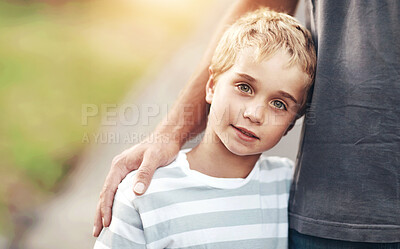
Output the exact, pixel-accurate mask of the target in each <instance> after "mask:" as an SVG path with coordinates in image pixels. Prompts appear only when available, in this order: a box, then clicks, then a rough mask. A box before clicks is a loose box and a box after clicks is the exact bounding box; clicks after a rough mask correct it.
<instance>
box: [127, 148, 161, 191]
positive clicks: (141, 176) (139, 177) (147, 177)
mask: <svg viewBox="0 0 400 249" xmlns="http://www.w3.org/2000/svg"><path fill="white" fill-rule="evenodd" d="M158 164H159V162H158V161H157V160H156V157H150V156H149V155H148V154H147V155H146V154H145V155H144V157H143V161H142V163H141V165H140V167H139V169H138V170H137V172H136V174H135V177H134V180H133V186H134V187H133V191H134V192H135V194H137V195H142V194H144V193H145V192H146V191H147V188H148V187H149V185H150V182H151V179H152V177H153V175H154V171H155V170H156V169H157V168H158V167H160V165H158Z"/></svg>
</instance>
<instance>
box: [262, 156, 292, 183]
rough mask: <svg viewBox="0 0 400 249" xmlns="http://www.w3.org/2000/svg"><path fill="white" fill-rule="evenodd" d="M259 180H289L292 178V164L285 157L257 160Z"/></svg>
mask: <svg viewBox="0 0 400 249" xmlns="http://www.w3.org/2000/svg"><path fill="white" fill-rule="evenodd" d="M258 164H259V167H260V172H261V174H260V175H261V180H262V179H263V178H268V179H269V180H272V179H275V180H284V179H286V180H291V179H292V178H293V170H294V162H293V161H292V160H290V159H289V158H286V157H279V156H264V155H261V157H260V159H259V160H258Z"/></svg>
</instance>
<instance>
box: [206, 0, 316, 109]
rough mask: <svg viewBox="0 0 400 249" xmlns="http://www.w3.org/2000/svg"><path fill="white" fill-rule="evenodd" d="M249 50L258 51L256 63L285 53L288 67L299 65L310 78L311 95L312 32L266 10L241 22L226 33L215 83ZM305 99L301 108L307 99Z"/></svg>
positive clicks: (219, 48) (213, 65)
mask: <svg viewBox="0 0 400 249" xmlns="http://www.w3.org/2000/svg"><path fill="white" fill-rule="evenodd" d="M247 47H254V48H255V49H256V52H255V59H256V61H262V60H266V59H268V58H269V57H270V56H273V55H274V54H275V53H276V52H277V51H279V50H281V49H283V50H284V51H286V52H287V53H288V54H289V56H290V60H289V62H288V66H292V65H298V66H299V67H300V68H301V69H302V70H303V71H304V72H305V73H306V74H307V75H308V76H309V84H307V89H306V92H308V89H309V87H310V86H311V85H312V82H313V79H314V73H315V67H316V54H315V48H314V43H313V41H312V37H311V34H310V32H309V31H308V30H307V29H306V28H304V27H303V26H302V25H301V24H300V23H299V22H298V21H297V20H296V19H294V18H293V17H291V16H289V15H287V14H284V13H278V12H275V11H272V10H269V9H267V8H261V9H258V10H256V11H253V12H250V13H248V14H246V15H244V16H243V17H241V18H240V19H238V20H237V21H236V22H235V23H234V24H233V25H232V26H230V27H229V28H228V30H226V32H225V33H224V35H223V36H222V38H221V40H220V41H219V43H218V46H217V48H216V50H215V52H214V56H213V58H212V61H211V65H210V66H211V69H212V72H213V77H214V79H215V80H216V81H217V80H218V77H219V76H220V75H221V74H222V73H224V72H226V71H227V70H229V69H230V68H231V67H232V66H233V64H234V63H235V62H236V59H237V55H238V54H239V52H240V51H241V50H242V49H243V48H247ZM303 99H304V101H303V103H302V105H304V103H305V102H306V99H307V97H306V96H305V98H303Z"/></svg>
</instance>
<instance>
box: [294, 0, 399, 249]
mask: <svg viewBox="0 0 400 249" xmlns="http://www.w3.org/2000/svg"><path fill="white" fill-rule="evenodd" d="M307 4H308V14H309V19H308V26H309V28H310V30H311V32H312V34H313V37H314V40H315V42H316V44H317V54H318V62H317V63H318V65H317V72H316V79H315V86H314V90H313V96H312V101H311V106H310V109H309V111H308V112H307V114H306V118H305V121H304V126H303V136H302V141H301V144H300V151H299V154H298V158H297V165H296V171H295V176H294V183H293V185H292V189H291V196H290V208H289V211H290V216H289V217H290V227H291V228H294V229H295V230H297V231H298V232H300V233H303V234H308V235H313V236H317V237H323V238H331V239H339V240H347V241H364V242H400V18H399V16H400V1H396V0H392V1H389V0H368V1H361V0H360V1H355V0H331V1H322V0H314V1H312V0H307Z"/></svg>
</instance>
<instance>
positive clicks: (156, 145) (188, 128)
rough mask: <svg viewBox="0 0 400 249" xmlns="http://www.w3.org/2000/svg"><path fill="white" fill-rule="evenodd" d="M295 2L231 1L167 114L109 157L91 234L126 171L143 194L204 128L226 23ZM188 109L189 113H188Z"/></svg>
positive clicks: (291, 8)
mask: <svg viewBox="0 0 400 249" xmlns="http://www.w3.org/2000/svg"><path fill="white" fill-rule="evenodd" d="M297 2H298V0H239V1H236V2H234V3H233V4H232V6H231V7H230V9H229V10H228V11H227V13H226V15H225V16H224V17H223V18H222V20H221V21H220V23H219V25H218V26H217V29H216V31H215V33H214V36H213V38H212V39H211V42H210V43H209V45H208V48H207V50H206V52H205V55H204V57H203V59H202V61H201V62H200V64H199V65H198V67H197V70H196V71H195V73H194V74H193V76H192V77H191V79H190V80H189V82H188V84H187V85H186V86H185V88H184V89H183V90H182V91H181V92H180V94H179V97H178V99H177V101H176V102H175V105H174V106H173V107H172V109H171V111H170V112H169V114H168V118H165V119H164V120H163V121H162V122H161V123H160V124H159V125H158V126H157V128H156V129H155V131H154V132H153V133H152V135H151V136H150V137H149V138H147V139H146V140H144V141H143V142H141V143H139V144H137V145H135V146H133V147H131V148H130V149H128V150H125V151H123V152H122V153H121V154H119V155H117V156H116V157H115V158H114V159H113V161H112V163H111V169H110V172H109V173H108V175H107V178H106V181H105V183H104V187H103V190H102V191H101V193H100V200H99V202H98V205H97V210H96V216H95V221H94V228H93V235H94V236H96V237H97V236H98V235H99V233H100V231H101V229H102V227H103V226H105V227H107V226H109V224H110V221H111V207H112V203H113V199H114V194H115V191H116V189H117V187H118V184H119V183H120V182H121V180H122V179H123V178H124V177H125V176H126V175H127V174H128V173H129V172H131V171H133V170H135V169H138V172H137V174H136V175H135V179H134V185H133V186H134V189H133V190H134V192H135V193H136V194H138V195H140V194H143V193H144V192H145V191H146V189H147V187H148V186H149V184H150V181H151V178H152V176H153V174H154V171H155V170H156V169H157V168H158V167H160V166H164V165H167V164H168V163H170V162H172V161H173V160H174V158H175V156H176V154H177V153H178V152H179V150H180V148H181V147H182V146H183V144H184V143H185V142H186V141H187V140H188V139H190V138H191V137H193V136H194V135H197V134H198V133H200V132H201V131H202V130H204V128H205V126H206V122H207V117H206V102H205V85H206V83H207V80H208V77H209V75H208V67H209V65H210V61H211V58H212V55H213V53H214V50H215V48H216V46H217V43H218V41H219V39H220V37H221V36H222V34H223V32H224V31H225V29H226V28H227V26H228V25H230V24H232V23H233V22H234V21H235V20H237V19H238V18H239V17H240V16H242V15H243V14H244V13H246V12H249V11H252V10H255V9H257V8H259V7H269V8H271V9H273V10H276V11H282V12H286V13H288V14H291V15H293V14H294V12H295V10H296V6H297ZM188 109H189V110H188ZM188 112H189V113H191V115H188Z"/></svg>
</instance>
